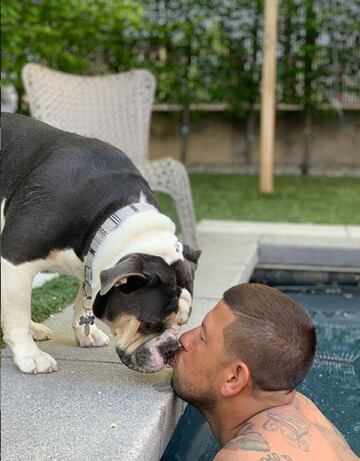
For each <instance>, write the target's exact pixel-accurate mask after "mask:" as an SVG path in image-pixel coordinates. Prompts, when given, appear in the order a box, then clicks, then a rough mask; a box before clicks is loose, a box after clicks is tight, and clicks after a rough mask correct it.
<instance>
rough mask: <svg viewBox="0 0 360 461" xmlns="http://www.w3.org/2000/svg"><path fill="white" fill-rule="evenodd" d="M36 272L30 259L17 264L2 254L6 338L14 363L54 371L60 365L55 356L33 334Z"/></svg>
mask: <svg viewBox="0 0 360 461" xmlns="http://www.w3.org/2000/svg"><path fill="white" fill-rule="evenodd" d="M33 277H34V273H33V270H32V265H31V263H25V264H20V265H18V266H15V265H14V264H12V263H10V262H9V261H7V260H6V259H3V258H1V287H2V293H1V323H2V328H3V332H4V341H5V342H6V343H7V344H8V345H9V347H10V349H11V351H12V354H13V358H14V362H15V364H16V365H17V366H18V367H19V369H20V370H21V371H22V372H24V373H51V372H52V371H56V370H57V368H58V366H57V363H56V361H55V359H54V358H53V357H51V355H49V354H47V353H46V352H43V351H41V350H40V349H39V348H38V346H37V345H36V344H35V342H34V340H33V338H32V335H31V289H32V281H33Z"/></svg>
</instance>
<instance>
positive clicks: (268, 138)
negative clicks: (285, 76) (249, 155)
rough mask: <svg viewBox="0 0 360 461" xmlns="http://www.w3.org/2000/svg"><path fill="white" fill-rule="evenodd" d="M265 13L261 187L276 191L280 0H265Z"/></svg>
mask: <svg viewBox="0 0 360 461" xmlns="http://www.w3.org/2000/svg"><path fill="white" fill-rule="evenodd" d="M264 16H265V18H264V23H265V30H264V52H263V54H264V55H263V67H262V77H261V119H260V191H261V192H266V193H272V192H273V191H274V132H275V112H276V45H277V19H278V0H265V9H264Z"/></svg>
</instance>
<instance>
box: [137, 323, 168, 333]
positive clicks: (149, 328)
mask: <svg viewBox="0 0 360 461" xmlns="http://www.w3.org/2000/svg"><path fill="white" fill-rule="evenodd" d="M140 329H141V333H143V334H146V333H147V334H149V333H162V332H163V331H164V325H163V324H162V323H150V322H142V324H141V327H140Z"/></svg>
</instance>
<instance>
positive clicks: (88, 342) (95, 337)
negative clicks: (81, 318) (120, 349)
mask: <svg viewBox="0 0 360 461" xmlns="http://www.w3.org/2000/svg"><path fill="white" fill-rule="evenodd" d="M74 332H75V336H76V339H77V341H78V343H79V346H80V347H103V346H108V345H109V344H110V339H109V337H108V336H107V335H106V334H105V333H104V332H103V331H101V330H100V329H99V328H98V327H97V326H96V325H92V326H91V327H90V334H89V335H88V336H86V334H85V329H84V327H83V326H82V325H81V326H76V327H75V328H74Z"/></svg>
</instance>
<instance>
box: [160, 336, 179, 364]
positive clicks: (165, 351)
mask: <svg viewBox="0 0 360 461" xmlns="http://www.w3.org/2000/svg"><path fill="white" fill-rule="evenodd" d="M178 347H179V343H178V342H177V340H176V339H171V340H169V341H166V342H164V343H163V344H161V345H160V346H159V352H160V354H161V355H162V356H163V357H164V358H165V359H168V358H170V357H172V355H173V353H174V352H175V351H176V349H177V348H178Z"/></svg>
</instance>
